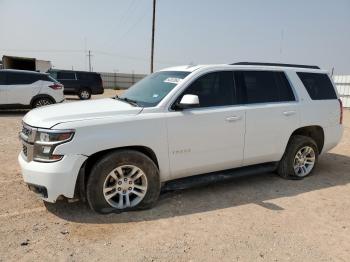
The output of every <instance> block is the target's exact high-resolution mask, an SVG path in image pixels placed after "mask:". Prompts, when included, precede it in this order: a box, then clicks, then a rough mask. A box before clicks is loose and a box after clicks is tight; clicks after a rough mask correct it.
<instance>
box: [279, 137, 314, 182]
mask: <svg viewBox="0 0 350 262" xmlns="http://www.w3.org/2000/svg"><path fill="white" fill-rule="evenodd" d="M318 154H319V152H318V148H317V144H316V142H315V141H314V140H313V139H312V138H310V137H307V136H301V135H296V136H292V137H291V139H290V141H289V143H288V146H287V149H286V151H285V153H284V155H283V157H282V159H281V161H280V162H279V165H278V169H277V172H278V174H279V175H280V176H281V177H283V178H286V179H303V178H304V177H307V176H309V175H310V174H311V173H312V172H313V170H314V169H315V166H316V164H317V161H318Z"/></svg>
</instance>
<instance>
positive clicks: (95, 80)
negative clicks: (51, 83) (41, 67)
mask: <svg viewBox="0 0 350 262" xmlns="http://www.w3.org/2000/svg"><path fill="white" fill-rule="evenodd" d="M48 73H50V75H51V76H52V77H53V78H55V79H57V80H58V81H59V82H60V83H62V84H63V85H64V94H65V95H78V96H79V98H80V99H83V100H85V99H90V98H91V95H99V94H103V91H104V90H103V86H102V78H101V75H100V74H98V73H95V72H84V71H72V70H50V71H49V72H48Z"/></svg>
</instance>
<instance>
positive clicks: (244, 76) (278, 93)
mask: <svg viewBox="0 0 350 262" xmlns="http://www.w3.org/2000/svg"><path fill="white" fill-rule="evenodd" d="M236 75H237V80H238V82H239V84H240V86H241V88H242V94H243V99H244V101H245V103H247V104H252V103H266V102H283V101H294V100H295V97H294V94H293V91H292V89H291V86H290V84H289V82H288V80H287V78H286V76H285V74H284V73H283V72H273V71H237V73H236Z"/></svg>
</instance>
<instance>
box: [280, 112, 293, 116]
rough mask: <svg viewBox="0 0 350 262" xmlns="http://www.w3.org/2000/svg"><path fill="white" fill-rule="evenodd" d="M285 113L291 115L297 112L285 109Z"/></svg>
mask: <svg viewBox="0 0 350 262" xmlns="http://www.w3.org/2000/svg"><path fill="white" fill-rule="evenodd" d="M283 114H284V115H285V116H291V115H295V114H296V111H284V112H283Z"/></svg>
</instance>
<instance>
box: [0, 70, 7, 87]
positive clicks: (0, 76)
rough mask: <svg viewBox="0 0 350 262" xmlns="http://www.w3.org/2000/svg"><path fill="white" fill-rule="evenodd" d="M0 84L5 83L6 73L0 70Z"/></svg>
mask: <svg viewBox="0 0 350 262" xmlns="http://www.w3.org/2000/svg"><path fill="white" fill-rule="evenodd" d="M0 85H6V74H5V73H4V72H0Z"/></svg>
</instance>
